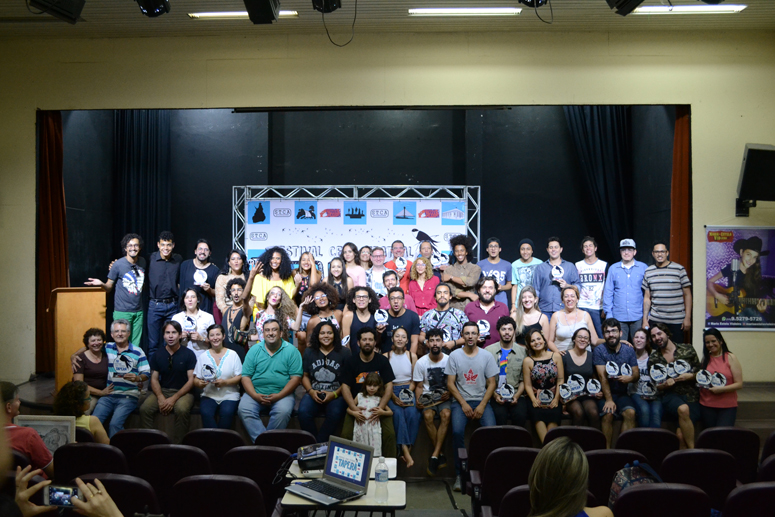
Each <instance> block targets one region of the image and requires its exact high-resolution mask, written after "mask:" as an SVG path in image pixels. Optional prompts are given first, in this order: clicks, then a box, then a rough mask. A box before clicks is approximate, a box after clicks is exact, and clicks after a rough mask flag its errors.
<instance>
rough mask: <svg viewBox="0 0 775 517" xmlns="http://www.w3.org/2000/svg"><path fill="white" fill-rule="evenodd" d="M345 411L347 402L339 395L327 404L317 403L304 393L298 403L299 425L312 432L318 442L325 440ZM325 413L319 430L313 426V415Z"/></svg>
mask: <svg viewBox="0 0 775 517" xmlns="http://www.w3.org/2000/svg"><path fill="white" fill-rule="evenodd" d="M346 413H347V402H345V401H344V398H342V397H341V396H340V397H339V398H335V399H334V400H332V401H330V402H329V403H328V404H318V403H317V402H315V401H314V400H312V396H310V395H304V397H303V398H302V399H301V403H300V404H299V414H298V416H299V427H301V428H302V429H303V430H305V431H307V432H309V433H312V435H313V436H315V437H316V439H317V441H318V442H327V441H328V439H329V438H330V437H331V435H332V434H334V433H335V432H336V431H337V429H338V428H339V426H340V425H341V424H342V421H343V420H344V415H345V414H346ZM320 415H325V417H326V419H325V420H324V421H323V425H321V426H320V430H318V429H317V427H315V417H318V416H320Z"/></svg>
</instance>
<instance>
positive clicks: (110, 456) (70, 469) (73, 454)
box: [54, 443, 129, 484]
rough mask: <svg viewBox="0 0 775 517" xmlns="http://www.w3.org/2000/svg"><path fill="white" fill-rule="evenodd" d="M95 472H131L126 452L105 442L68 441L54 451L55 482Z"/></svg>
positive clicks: (64, 481)
mask: <svg viewBox="0 0 775 517" xmlns="http://www.w3.org/2000/svg"><path fill="white" fill-rule="evenodd" d="M93 473H106V474H129V467H128V466H127V463H126V458H125V457H124V453H123V452H121V451H120V450H119V449H118V448H117V447H113V446H112V445H107V444H104V443H68V444H66V445H63V446H61V447H60V448H58V449H57V450H56V452H54V482H55V483H57V484H66V483H69V482H70V480H71V479H75V478H77V477H79V476H82V475H84V474H93Z"/></svg>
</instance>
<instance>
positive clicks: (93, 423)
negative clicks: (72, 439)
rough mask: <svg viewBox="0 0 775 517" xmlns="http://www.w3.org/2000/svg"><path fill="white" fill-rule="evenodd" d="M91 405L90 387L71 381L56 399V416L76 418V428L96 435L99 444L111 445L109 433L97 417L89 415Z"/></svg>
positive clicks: (95, 439) (95, 438) (83, 383)
mask: <svg viewBox="0 0 775 517" xmlns="http://www.w3.org/2000/svg"><path fill="white" fill-rule="evenodd" d="M90 404H91V395H90V394H89V386H88V385H87V384H86V383H85V382H81V381H70V382H68V383H67V384H65V385H64V386H62V389H61V390H59V393H57V396H56V397H55V398H54V414H55V415H59V416H74V417H75V426H76V427H80V428H82V429H86V430H87V431H89V432H91V434H92V435H94V441H95V442H97V443H110V438H108V433H107V432H106V431H105V428H104V427H103V426H102V423H101V422H100V421H99V419H98V418H97V417H96V416H91V415H87V414H86V411H87V410H88V409H89V405H90Z"/></svg>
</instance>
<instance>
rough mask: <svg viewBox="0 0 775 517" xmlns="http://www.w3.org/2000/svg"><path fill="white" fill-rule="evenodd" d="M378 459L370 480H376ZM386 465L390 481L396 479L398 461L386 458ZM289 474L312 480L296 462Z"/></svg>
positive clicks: (374, 462)
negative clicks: (375, 472)
mask: <svg viewBox="0 0 775 517" xmlns="http://www.w3.org/2000/svg"><path fill="white" fill-rule="evenodd" d="M377 463H378V460H377V459H372V461H371V473H370V474H369V478H370V479H374V471H375V470H376V469H377ZM385 463H386V464H387V468H388V477H389V478H390V479H395V478H396V476H397V475H398V460H397V459H395V458H385ZM288 473H289V474H293V475H294V476H296V477H297V478H305V479H311V477H310V476H306V477H305V475H304V474H302V472H301V470H299V462H298V461H296V460H293V463H292V464H291V468H290V469H288Z"/></svg>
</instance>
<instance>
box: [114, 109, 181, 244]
mask: <svg viewBox="0 0 775 517" xmlns="http://www.w3.org/2000/svg"><path fill="white" fill-rule="evenodd" d="M114 120H115V122H114V124H115V131H114V136H113V138H114V147H113V149H114V151H113V178H114V189H113V201H114V217H113V242H114V246H115V251H116V256H117V257H120V256H123V255H124V252H123V250H121V249H120V247H119V242H120V241H121V238H122V237H123V236H124V235H126V234H127V233H137V234H139V235H141V236H142V237H143V239H144V240H145V249H144V250H143V252H142V255H143V256H149V255H150V254H151V253H152V252H153V251H155V249H156V246H155V245H154V243H155V242H156V237H158V235H159V233H161V232H162V231H164V230H170V229H171V219H172V217H171V214H172V210H171V208H170V207H171V203H170V196H171V194H172V176H171V174H170V114H169V111H167V110H115V111H114Z"/></svg>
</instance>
